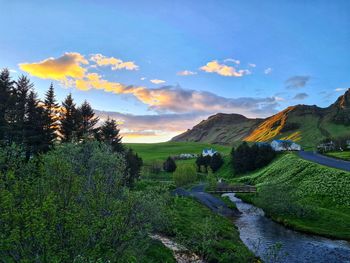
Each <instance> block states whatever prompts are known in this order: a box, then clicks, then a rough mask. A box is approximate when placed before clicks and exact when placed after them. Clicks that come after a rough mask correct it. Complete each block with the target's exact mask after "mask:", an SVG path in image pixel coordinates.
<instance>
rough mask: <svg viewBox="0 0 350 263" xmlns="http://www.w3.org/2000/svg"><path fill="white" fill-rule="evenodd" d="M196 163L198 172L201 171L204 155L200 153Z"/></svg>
mask: <svg viewBox="0 0 350 263" xmlns="http://www.w3.org/2000/svg"><path fill="white" fill-rule="evenodd" d="M196 165H197V172H200V171H201V166H202V165H204V158H203V155H202V154H201V155H199V156H198V157H197V159H196Z"/></svg>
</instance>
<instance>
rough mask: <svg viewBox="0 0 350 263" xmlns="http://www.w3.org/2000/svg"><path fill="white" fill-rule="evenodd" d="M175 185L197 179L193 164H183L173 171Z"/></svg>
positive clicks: (182, 184) (185, 183)
mask: <svg viewBox="0 0 350 263" xmlns="http://www.w3.org/2000/svg"><path fill="white" fill-rule="evenodd" d="M173 177H174V181H175V185H176V186H184V185H187V184H190V183H193V182H195V181H196V180H197V171H196V168H195V166H194V165H191V164H183V165H181V166H179V167H178V168H177V169H176V171H175V172H174V173H173Z"/></svg>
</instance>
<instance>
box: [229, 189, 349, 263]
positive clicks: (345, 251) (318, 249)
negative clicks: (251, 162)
mask: <svg viewBox="0 0 350 263" xmlns="http://www.w3.org/2000/svg"><path fill="white" fill-rule="evenodd" d="M225 195H226V196H228V197H229V198H230V199H231V201H232V202H234V203H235V204H236V205H237V208H238V210H239V211H240V212H241V213H242V215H241V216H240V217H239V218H237V219H236V220H235V225H236V226H237V227H238V229H239V232H240V237H241V239H242V241H243V242H244V243H245V245H246V246H247V247H248V248H249V249H250V250H251V251H253V252H254V253H255V255H257V256H259V257H261V258H262V259H263V260H264V261H265V262H283V263H289V262H290V263H299V262H300V263H306V262H312V263H314V262H315V263H316V262H317V263H350V242H347V241H343V240H331V239H328V238H324V237H320V236H315V235H309V234H304V233H301V232H297V231H294V230H290V229H288V228H286V227H284V226H283V225H280V224H278V223H276V222H274V221H272V220H271V219H269V218H267V217H265V215H264V211H263V210H262V209H260V208H257V207H255V206H253V205H251V204H248V203H245V202H243V201H242V200H241V199H239V198H237V197H235V195H234V194H225Z"/></svg>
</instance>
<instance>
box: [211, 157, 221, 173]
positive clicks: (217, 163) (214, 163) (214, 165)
mask: <svg viewBox="0 0 350 263" xmlns="http://www.w3.org/2000/svg"><path fill="white" fill-rule="evenodd" d="M223 164H224V160H223V158H222V156H221V154H220V153H215V154H214V155H213V156H212V157H211V158H210V163H209V166H210V168H211V170H212V171H213V172H214V173H215V172H216V171H217V170H219V169H220V167H221V166H222V165H223Z"/></svg>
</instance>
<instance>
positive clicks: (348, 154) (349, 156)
mask: <svg viewBox="0 0 350 263" xmlns="http://www.w3.org/2000/svg"><path fill="white" fill-rule="evenodd" d="M326 155H328V156H329V157H334V158H337V159H342V160H346V161H350V151H344V152H329V153H326Z"/></svg>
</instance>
